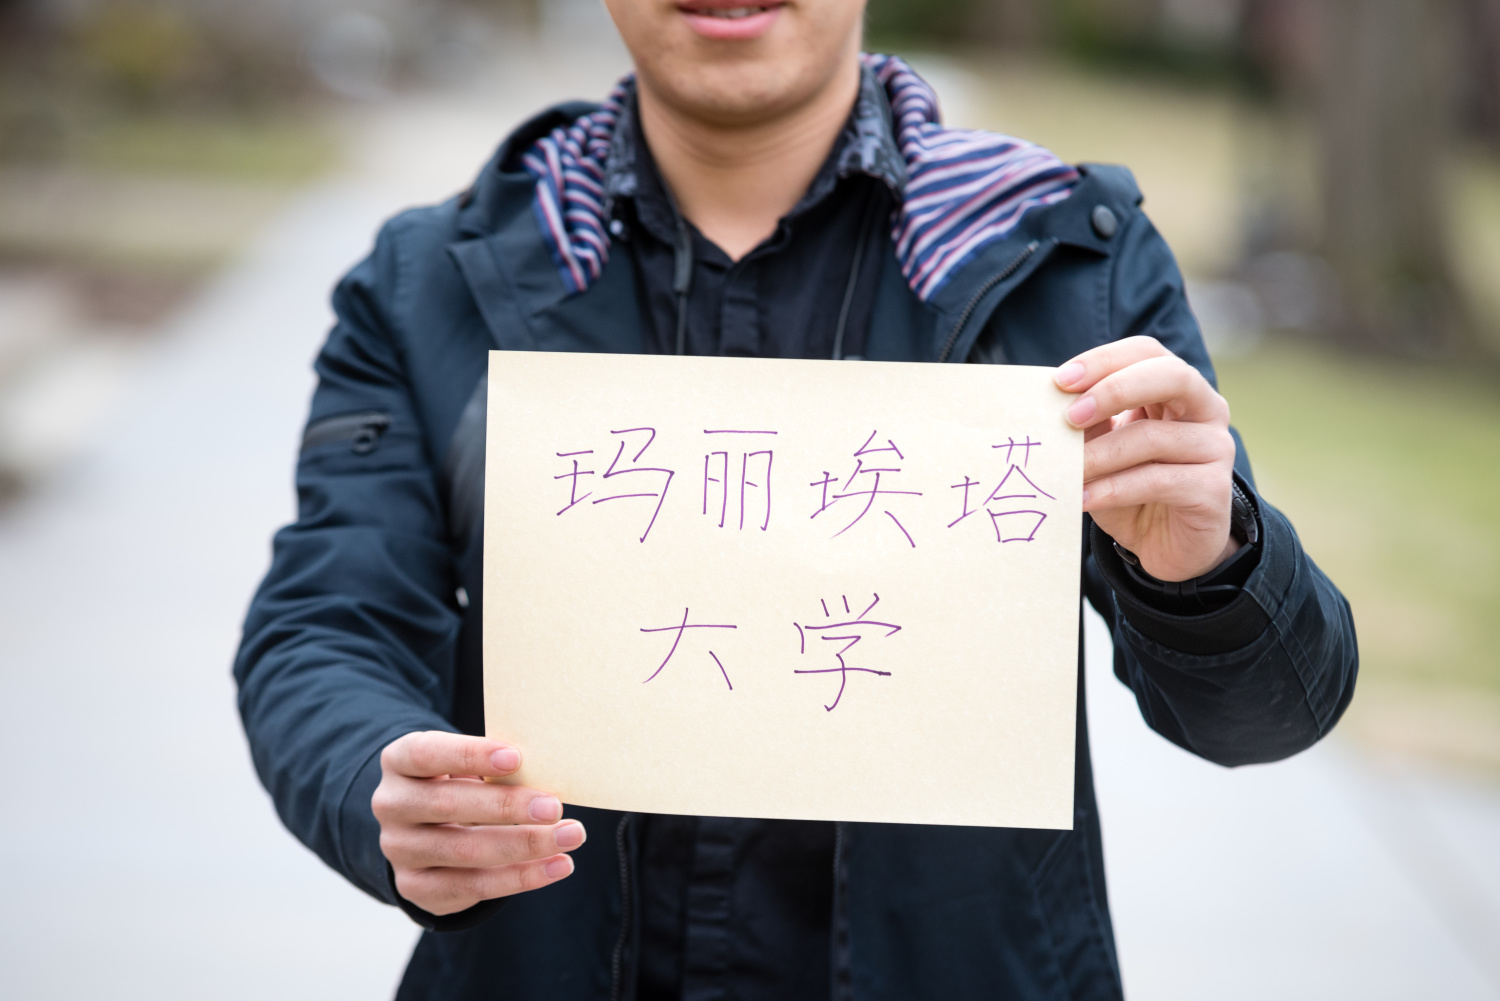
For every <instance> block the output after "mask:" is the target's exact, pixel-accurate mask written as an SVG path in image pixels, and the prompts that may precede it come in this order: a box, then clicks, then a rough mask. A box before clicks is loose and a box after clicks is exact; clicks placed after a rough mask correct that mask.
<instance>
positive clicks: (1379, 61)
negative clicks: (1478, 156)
mask: <svg viewBox="0 0 1500 1001" xmlns="http://www.w3.org/2000/svg"><path fill="white" fill-rule="evenodd" d="M1321 8H1322V10H1321V13H1322V17H1321V19H1320V20H1321V22H1322V23H1321V25H1320V28H1321V30H1320V32H1319V34H1320V36H1321V37H1320V39H1319V42H1320V44H1319V46H1318V49H1319V50H1320V52H1321V59H1320V63H1321V65H1320V66H1319V67H1318V72H1317V78H1318V90H1319V94H1318V102H1317V127H1318V132H1319V135H1318V139H1319V147H1320V152H1321V155H1322V164H1321V167H1322V191H1323V203H1324V213H1325V217H1324V225H1323V234H1324V236H1323V249H1324V252H1325V253H1326V254H1327V257H1328V261H1329V264H1330V265H1331V266H1332V269H1333V273H1334V275H1335V276H1336V280H1337V282H1338V285H1339V298H1340V303H1339V306H1340V309H1339V319H1338V321H1337V323H1336V325H1337V327H1338V329H1337V330H1336V333H1337V334H1339V335H1340V336H1341V337H1342V338H1344V339H1345V340H1347V341H1349V342H1351V343H1354V344H1358V345H1363V346H1374V347H1379V348H1383V349H1386V350H1391V351H1396V352H1400V353H1403V354H1411V355H1429V356H1434V355H1454V354H1459V353H1463V352H1464V351H1466V350H1467V349H1468V348H1469V347H1471V345H1472V342H1471V340H1470V337H1469V334H1468V330H1467V323H1466V317H1465V310H1464V309H1463V306H1462V302H1461V296H1460V293H1459V290H1458V283H1457V282H1456V281H1455V279H1454V277H1453V271H1452V267H1451V261H1450V258H1449V240H1448V232H1447V226H1446V225H1445V206H1444V203H1443V198H1442V192H1443V177H1442V175H1443V172H1444V168H1445V163H1444V160H1445V153H1446V151H1447V149H1448V146H1449V141H1450V138H1451V135H1450V133H1451V130H1452V118H1453V114H1452V112H1453V103H1454V102H1453V100H1452V89H1451V84H1452V81H1451V79H1450V74H1451V72H1452V68H1453V62H1454V56H1455V54H1456V49H1457V45H1456V41H1457V39H1456V37H1455V31H1454V27H1455V21H1454V13H1455V11H1454V7H1453V3H1452V2H1451V0H1321Z"/></svg>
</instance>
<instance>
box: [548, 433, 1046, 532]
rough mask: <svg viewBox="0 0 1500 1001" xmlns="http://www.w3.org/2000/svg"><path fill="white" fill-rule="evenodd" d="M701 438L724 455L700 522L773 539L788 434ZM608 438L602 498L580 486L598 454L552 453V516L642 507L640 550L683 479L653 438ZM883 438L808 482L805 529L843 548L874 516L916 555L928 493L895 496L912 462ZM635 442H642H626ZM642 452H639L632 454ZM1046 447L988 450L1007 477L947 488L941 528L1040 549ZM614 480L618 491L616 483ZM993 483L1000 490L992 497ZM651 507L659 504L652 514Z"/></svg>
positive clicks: (713, 453) (714, 468) (708, 468)
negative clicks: (631, 503)
mask: <svg viewBox="0 0 1500 1001" xmlns="http://www.w3.org/2000/svg"><path fill="white" fill-rule="evenodd" d="M702 433H703V434H704V435H706V436H713V437H712V438H711V439H710V440H711V441H712V443H713V445H715V446H719V447H710V448H709V450H708V451H706V452H704V453H703V480H702V491H701V505H700V508H699V512H698V513H699V515H700V517H701V518H702V519H704V520H705V523H707V524H710V525H713V526H714V527H716V528H720V529H726V528H728V529H736V530H739V531H744V530H745V529H746V527H747V526H748V527H750V528H752V529H758V530H759V531H762V532H766V531H769V530H770V528H771V515H772V498H773V496H774V495H775V493H776V489H775V488H774V486H773V484H774V482H775V477H776V473H777V468H778V467H777V466H776V450H775V448H774V446H773V444H772V442H773V440H774V439H775V437H776V436H778V435H780V434H781V433H782V432H780V431H768V430H758V431H741V430H728V429H717V428H715V429H710V428H705V429H703V432H702ZM609 434H610V435H614V436H618V438H617V440H616V441H615V443H614V444H615V450H614V457H613V458H612V459H611V460H610V462H609V468H607V469H606V470H605V471H604V473H603V474H602V476H600V480H599V483H598V486H597V490H596V489H594V488H593V486H592V481H590V485H589V486H587V487H585V486H584V485H582V484H581V481H583V480H584V478H585V477H592V476H596V475H600V474H598V472H597V470H595V469H585V468H583V467H584V466H585V465H598V464H599V463H598V462H597V461H596V460H594V459H592V458H589V457H591V456H593V455H594V454H595V452H594V450H593V449H578V450H573V451H558V452H555V453H554V454H555V456H556V457H557V458H559V459H563V460H566V462H567V464H568V467H569V468H565V469H564V471H563V472H561V473H557V474H554V475H553V476H552V479H553V480H556V481H566V482H565V486H564V489H565V490H566V496H565V497H559V500H561V501H562V507H561V508H559V509H558V510H557V512H556V514H557V516H558V517H562V516H563V515H565V514H567V513H568V512H570V511H572V510H573V509H574V508H577V507H579V506H580V505H582V504H584V503H585V502H587V503H589V504H603V503H605V502H607V501H618V500H637V501H642V502H645V503H644V504H643V506H642V511H643V512H649V517H648V520H647V521H646V524H645V530H644V531H643V532H642V533H641V535H640V536H639V538H638V539H637V541H639V542H641V543H644V542H645V541H646V540H647V539H648V538H649V537H650V535H651V530H652V528H654V527H655V525H656V522H657V519H658V518H659V517H660V516H661V514H662V509H663V508H664V506H665V505H666V503H667V492H668V488H669V487H671V485H672V480H673V477H675V476H676V475H677V470H676V469H672V468H667V467H664V466H652V465H646V464H645V460H644V456H645V454H646V451H647V450H648V449H650V448H651V446H652V445H653V444H654V443H655V442H656V439H657V431H656V429H655V428H651V427H637V428H626V429H624V430H618V431H610V432H609ZM879 434H880V432H879V431H878V430H874V431H871V432H870V433H869V435H868V436H866V438H865V439H864V443H863V444H862V445H860V446H859V447H858V448H856V449H855V450H854V452H853V454H852V456H851V458H852V459H853V466H852V468H851V469H850V471H849V474H848V475H847V476H844V477H836V476H834V475H833V474H832V473H831V472H829V471H828V470H826V469H824V470H821V472H820V475H819V478H816V479H813V480H811V481H809V482H808V484H807V485H808V486H809V487H811V488H812V489H813V491H815V496H816V500H815V501H813V511H812V513H811V514H810V515H808V519H809V520H810V521H816V520H817V519H818V518H819V517H820V516H825V517H824V520H823V521H822V522H820V524H826V525H829V526H830V534H829V538H830V539H838V538H840V537H843V536H845V535H846V534H847V533H849V532H850V531H851V530H852V529H855V528H856V527H857V526H859V525H861V523H863V522H865V519H866V518H867V517H870V516H872V515H873V517H870V522H869V523H867V524H869V526H870V527H869V528H868V529H867V530H869V531H878V530H881V528H880V526H885V527H884V530H885V531H890V532H895V533H899V538H900V539H901V540H902V541H903V542H904V543H905V544H906V545H907V546H909V547H910V548H912V549H915V548H917V540H916V536H915V535H914V534H913V527H915V526H919V525H921V524H922V522H923V519H924V514H925V513H927V512H928V511H930V505H925V506H924V503H923V501H921V500H915V499H914V498H925V497H927V496H928V493H927V491H924V490H910V489H900V488H898V486H897V485H896V484H898V483H899V482H900V481H899V480H898V479H897V478H898V477H899V476H901V475H902V473H903V472H904V470H903V464H904V463H905V462H906V456H905V455H904V454H903V453H902V451H901V448H900V447H899V446H898V445H897V444H896V442H895V439H894V438H892V437H886V438H880V439H878V440H877V436H878V435H879ZM630 435H635V436H637V437H636V438H635V439H631V440H627V438H628V436H630ZM637 444H638V445H639V447H638V448H636V447H634V446H635V445H637ZM1041 446H1042V443H1041V442H1040V441H1033V440H1032V437H1031V435H1029V434H1028V435H1025V436H1024V437H1023V438H1022V440H1020V441H1017V440H1016V438H1015V437H1014V436H1013V435H1007V436H1006V438H1005V441H1003V442H1001V443H999V444H993V445H990V449H991V450H992V451H993V452H995V453H996V454H997V455H1002V454H1003V460H1002V461H1003V466H1004V469H1003V472H1000V473H999V474H998V476H997V477H991V478H990V479H988V480H978V479H971V478H970V477H969V475H968V473H962V474H961V480H960V482H958V483H953V484H950V485H949V489H950V490H957V491H961V493H960V494H959V495H957V497H958V500H959V505H960V507H961V510H960V511H959V513H958V516H957V517H956V518H954V519H952V520H951V521H948V522H946V525H945V527H947V528H950V529H951V528H955V527H957V526H958V525H959V524H961V523H962V522H964V521H965V520H967V519H968V518H969V517H970V516H971V515H974V514H977V513H979V512H981V511H982V512H983V513H984V515H985V519H987V520H988V522H989V525H990V527H991V529H992V530H993V532H994V535H995V541H996V542H1001V543H1004V542H1034V541H1036V537H1037V532H1038V531H1039V530H1040V529H1041V527H1042V523H1043V522H1045V521H1046V520H1047V517H1048V512H1047V511H1046V510H1043V509H1042V505H1043V504H1044V499H1045V501H1055V500H1057V496H1056V495H1055V494H1052V493H1050V492H1048V491H1047V490H1045V489H1043V488H1042V487H1040V486H1038V485H1037V483H1036V481H1035V480H1034V479H1033V478H1032V476H1031V474H1030V473H1029V472H1028V471H1027V470H1028V468H1029V467H1030V465H1031V455H1032V450H1033V449H1038V448H1041ZM627 453H630V455H629V458H626V455H627ZM640 474H645V475H646V479H630V480H626V479H624V477H628V476H639V475H640ZM611 480H614V481H616V482H614V483H611V482H610V481H611ZM990 483H994V485H993V486H992V487H991V486H990ZM986 488H988V489H986ZM596 493H597V494H598V496H596ZM651 501H654V502H655V503H654V504H651V503H650V502H651ZM896 507H904V511H903V514H904V517H905V519H906V520H905V521H903V517H902V516H901V515H897V513H896V512H895V510H893V508H896ZM881 516H884V517H883V518H882V517H881ZM926 520H927V521H931V520H932V519H930V518H927V519H926ZM909 525H910V526H911V527H909ZM835 526H836V527H835ZM917 530H918V531H921V530H922V529H921V528H917Z"/></svg>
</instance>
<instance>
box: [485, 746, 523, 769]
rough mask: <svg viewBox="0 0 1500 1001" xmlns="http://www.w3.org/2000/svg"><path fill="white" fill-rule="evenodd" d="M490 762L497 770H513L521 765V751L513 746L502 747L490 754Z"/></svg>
mask: <svg viewBox="0 0 1500 1001" xmlns="http://www.w3.org/2000/svg"><path fill="white" fill-rule="evenodd" d="M490 764H491V765H492V766H494V769H495V771H497V772H513V771H515V770H516V769H517V768H520V767H521V752H520V751H518V750H516V749H515V748H514V747H502V748H500V750H498V751H496V752H495V753H494V754H491V755H490Z"/></svg>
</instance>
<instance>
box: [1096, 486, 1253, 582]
mask: <svg viewBox="0 0 1500 1001" xmlns="http://www.w3.org/2000/svg"><path fill="white" fill-rule="evenodd" d="M1230 488H1231V494H1230V512H1229V534H1230V535H1231V536H1232V537H1233V538H1234V539H1235V541H1236V542H1238V543H1239V544H1240V547H1239V549H1238V550H1236V551H1235V552H1234V554H1233V555H1231V556H1230V557H1229V559H1227V560H1225V561H1224V562H1223V563H1221V564H1219V565H1218V566H1217V567H1215V568H1214V569H1212V570H1210V571H1209V572H1208V573H1206V574H1204V575H1203V576H1201V577H1194V578H1192V579H1190V580H1158V579H1157V578H1155V577H1153V576H1151V575H1150V574H1149V573H1147V572H1146V571H1145V570H1144V569H1143V568H1142V567H1141V561H1140V558H1139V557H1138V556H1136V555H1135V553H1132V552H1131V551H1130V550H1128V549H1126V548H1125V547H1124V546H1122V545H1120V544H1119V543H1118V542H1115V543H1114V549H1115V552H1116V553H1118V554H1119V556H1120V559H1121V560H1122V561H1123V562H1124V564H1125V573H1126V575H1127V576H1128V577H1129V578H1130V583H1131V585H1132V586H1133V587H1135V588H1136V589H1137V590H1138V591H1140V592H1141V593H1142V597H1146V598H1149V599H1152V603H1153V604H1157V603H1165V604H1168V605H1172V606H1180V607H1181V610H1183V611H1188V610H1191V611H1207V610H1211V609H1213V608H1215V607H1219V606H1222V605H1224V604H1226V603H1228V602H1229V601H1232V600H1233V599H1234V597H1235V595H1237V594H1238V593H1239V591H1240V588H1241V587H1242V586H1243V585H1244V583H1245V581H1246V580H1248V579H1249V577H1250V572H1251V571H1252V570H1254V569H1255V566H1256V565H1257V564H1258V563H1259V560H1258V559H1256V553H1257V552H1258V546H1257V544H1258V543H1259V542H1260V518H1259V516H1258V515H1257V513H1256V509H1255V501H1254V500H1252V499H1251V497H1250V494H1249V492H1248V491H1246V490H1245V489H1244V488H1243V487H1241V486H1240V484H1239V480H1238V478H1237V477H1236V479H1235V480H1234V481H1232V482H1231V484H1230ZM1111 541H1113V540H1111Z"/></svg>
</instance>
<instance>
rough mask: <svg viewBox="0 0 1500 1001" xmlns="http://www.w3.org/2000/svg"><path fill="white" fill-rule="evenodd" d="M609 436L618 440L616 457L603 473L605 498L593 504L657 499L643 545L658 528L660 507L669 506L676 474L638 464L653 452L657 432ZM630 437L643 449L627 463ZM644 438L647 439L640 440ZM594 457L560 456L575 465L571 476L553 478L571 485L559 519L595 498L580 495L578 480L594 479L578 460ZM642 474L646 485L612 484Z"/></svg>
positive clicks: (628, 430)
mask: <svg viewBox="0 0 1500 1001" xmlns="http://www.w3.org/2000/svg"><path fill="white" fill-rule="evenodd" d="M610 434H612V435H617V436H619V437H618V439H617V441H616V448H615V457H614V458H613V459H612V460H610V463H609V468H608V469H606V470H605V471H604V475H603V476H602V477H601V479H602V480H603V482H602V483H601V484H600V492H601V493H602V494H603V496H600V497H594V499H593V501H592V502H591V503H594V504H603V503H605V502H607V501H617V500H635V499H643V500H650V499H655V501H656V505H655V507H652V508H650V511H651V518H650V520H649V521H647V522H646V530H645V531H644V532H642V533H641V538H640V541H641V542H645V541H646V537H647V536H648V535H650V534H651V529H652V526H654V525H655V524H656V516H657V515H659V514H661V506H662V504H664V503H665V502H666V499H667V488H668V487H670V486H671V485H672V477H673V476H674V475H676V474H675V473H674V472H673V471H672V470H670V469H662V468H660V467H656V466H642V465H638V463H639V462H640V461H641V457H642V456H643V455H645V454H646V449H648V448H650V447H651V444H652V443H653V442H654V441H656V429H655V428H626V429H624V430H623V431H611V432H610ZM630 435H636V436H638V437H637V438H636V439H635V440H636V441H637V442H639V443H640V446H641V447H640V448H639V449H636V450H635V454H634V455H632V456H631V457H630V458H629V459H625V451H626V443H627V442H626V439H627V436H630ZM641 435H644V436H645V437H644V438H641V437H639V436H641ZM593 454H594V450H593V449H591V448H586V449H580V450H577V451H572V452H558V453H557V457H558V458H559V459H568V460H570V461H571V462H572V465H573V469H572V472H567V473H562V474H561V475H559V476H554V477H552V478H553V479H554V480H567V481H568V502H567V503H566V504H565V505H563V507H562V509H561V510H560V511H558V512H557V515H558V517H562V516H563V515H565V514H567V513H568V512H569V511H571V510H572V509H573V508H574V507H576V506H578V505H579V504H581V503H583V502H584V501H585V500H588V499H589V498H590V497H593V496H594V491H593V490H589V491H588V492H586V493H584V494H581V495H580V494H579V493H578V489H579V486H578V481H579V479H581V478H582V477H584V476H593V475H594V473H595V471H594V470H592V469H580V468H579V465H580V459H579V457H580V456H584V455H593ZM622 460H624V463H625V464H624V465H622ZM640 473H645V474H647V476H648V481H647V482H642V481H640V480H624V479H620V480H619V482H617V483H614V484H610V483H609V481H610V480H612V479H617V478H620V477H625V476H631V475H635V474H640ZM657 476H662V477H665V479H662V480H659V481H658V480H656V477H657ZM652 486H656V487H659V489H656V490H650V489H649V488H650V487H652ZM610 491H614V492H610Z"/></svg>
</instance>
